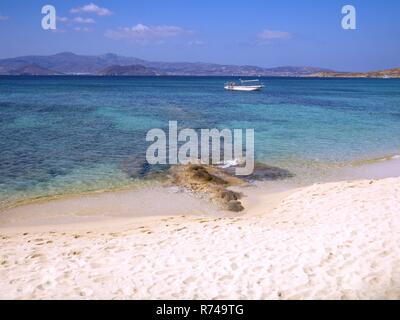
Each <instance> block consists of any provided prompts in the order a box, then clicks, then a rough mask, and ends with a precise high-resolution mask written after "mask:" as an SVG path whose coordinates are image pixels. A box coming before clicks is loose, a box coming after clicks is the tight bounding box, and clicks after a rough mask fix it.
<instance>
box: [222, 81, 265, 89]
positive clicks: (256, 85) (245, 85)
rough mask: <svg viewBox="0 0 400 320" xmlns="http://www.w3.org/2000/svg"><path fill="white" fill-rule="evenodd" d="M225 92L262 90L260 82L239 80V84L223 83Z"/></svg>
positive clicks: (262, 86)
mask: <svg viewBox="0 0 400 320" xmlns="http://www.w3.org/2000/svg"><path fill="white" fill-rule="evenodd" d="M224 88H225V90H230V91H259V90H261V89H262V88H264V85H263V84H262V83H261V82H260V80H240V84H239V83H236V82H228V83H225V86H224Z"/></svg>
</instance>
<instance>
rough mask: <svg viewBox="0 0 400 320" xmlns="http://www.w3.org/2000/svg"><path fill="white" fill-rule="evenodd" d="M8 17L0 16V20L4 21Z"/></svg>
mask: <svg viewBox="0 0 400 320" xmlns="http://www.w3.org/2000/svg"><path fill="white" fill-rule="evenodd" d="M8 19H9V17H7V16H0V21H6V20H8Z"/></svg>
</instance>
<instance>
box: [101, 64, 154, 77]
mask: <svg viewBox="0 0 400 320" xmlns="http://www.w3.org/2000/svg"><path fill="white" fill-rule="evenodd" d="M97 74H98V75H101V76H157V75H159V74H158V73H157V72H156V71H154V70H153V69H150V68H146V67H144V66H141V65H131V66H120V65H115V66H111V67H107V68H105V69H103V70H101V71H100V72H98V73H97Z"/></svg>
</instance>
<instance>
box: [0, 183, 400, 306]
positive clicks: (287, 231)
mask: <svg viewBox="0 0 400 320" xmlns="http://www.w3.org/2000/svg"><path fill="white" fill-rule="evenodd" d="M175 192H176V191H175ZM244 193H245V195H246V194H248V195H249V196H245V197H244V199H243V204H244V206H245V207H246V210H245V212H244V213H240V214H233V213H227V212H225V213H220V214H219V215H218V214H212V215H205V214H204V213H203V212H202V211H201V210H200V211H198V212H197V213H196V214H190V215H189V214H186V215H182V214H181V212H180V214H179V215H166V216H150V217H149V216H148V217H140V216H129V215H116V216H112V217H109V216H103V219H96V220H90V219H87V220H82V221H81V222H77V221H75V220H67V221H66V220H65V217H64V218H63V217H62V216H61V217H59V218H58V219H59V220H51V219H50V220H47V222H46V219H47V218H48V217H47V218H46V215H44V217H43V220H42V222H41V224H36V225H35V224H32V221H29V220H23V219H22V220H21V219H20V220H18V219H16V220H7V217H8V215H7V213H5V214H3V215H2V224H1V227H0V234H1V238H0V239H1V248H0V258H1V261H0V274H1V277H0V298H1V299H399V298H400V249H399V245H398V244H399V243H400V216H399V214H400V178H385V179H379V180H371V179H367V180H365V179H364V180H355V181H339V182H331V183H324V184H314V185H312V186H308V187H304V188H299V189H294V190H289V191H283V192H273V193H271V192H270V193H265V192H263V190H262V189H260V188H258V189H257V188H255V187H252V188H248V190H247V191H246V190H244ZM171 194H173V192H172V193H171V192H170V191H169V195H166V198H165V202H166V203H168V202H169V203H170V202H171V201H172V202H174V201H173V196H172V198H168V197H171ZM250 194H251V196H250ZM178 195H179V196H180V194H178ZM96 197H99V198H98V199H97V201H100V202H97V203H100V207H103V206H102V205H101V204H102V202H101V199H102V197H110V195H98V196H96ZM114 197H116V198H115V199H116V200H115V203H118V200H121V199H119V198H118V197H123V199H125V200H126V199H128V198H127V197H129V194H122V195H117V196H116V195H114ZM103 199H104V198H103ZM168 199H170V200H171V201H169V200H168ZM81 200H82V199H81ZM62 201H67V202H66V203H62V202H58V203H57V201H55V202H54V203H52V204H50V205H49V203H47V204H46V203H44V204H40V203H39V204H32V205H31V207H29V206H28V207H22V208H25V209H24V210H25V212H26V209H27V210H28V212H30V211H31V210H36V211H37V212H39V211H40V209H42V210H43V211H46V210H45V209H47V210H50V209H51V210H53V211H54V210H55V209H57V205H59V206H60V208H61V207H62V208H66V207H68V206H70V209H71V210H73V209H74V202H68V200H62ZM75 201H76V200H75ZM189 201H192V202H193V201H194V202H195V203H197V205H199V208H201V203H202V201H204V200H202V199H196V200H193V199H191V200H189ZM197 201H198V202H197ZM89 203H90V201H89ZM108 203H109V204H110V203H111V205H109V206H108V207H103V211H107V210H109V211H113V209H112V208H113V205H112V204H113V202H112V201H111V202H110V199H109V198H108ZM115 203H114V204H115ZM127 203H129V201H128V202H127ZM205 203H206V202H205V201H204V204H205ZM193 204H194V203H190V205H193ZM71 205H72V207H71ZM35 206H36V207H35ZM46 206H47V207H46ZM49 206H50V209H49ZM125 206H126V207H125V209H124V210H128V209H129V206H127V205H125ZM208 206H209V207H204V208H205V209H206V210H205V211H207V210H209V209H210V208H211V207H212V205H210V204H208ZM81 207H82V206H81ZM17 209H18V208H16V209H14V210H17ZM119 209H121V208H119ZM51 210H50V211H51ZM115 210H117V211H118V207H114V211H115ZM56 211H59V210H56ZM128 211H129V210H128ZM167 212H170V211H168V210H167ZM14 213H15V212H14ZM22 216H23V213H20V217H22ZM97 218H98V217H97ZM24 221H25V224H24ZM62 221H63V222H64V223H61V222H62ZM78 221H79V220H78Z"/></svg>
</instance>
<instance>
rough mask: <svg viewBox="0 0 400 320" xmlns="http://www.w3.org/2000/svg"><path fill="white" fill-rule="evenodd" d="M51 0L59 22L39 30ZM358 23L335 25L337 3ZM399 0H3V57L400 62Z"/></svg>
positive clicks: (346, 65)
mask: <svg viewBox="0 0 400 320" xmlns="http://www.w3.org/2000/svg"><path fill="white" fill-rule="evenodd" d="M44 5H53V6H54V7H55V9H56V13H57V29H56V30H43V28H42V27H41V22H42V18H43V17H44V15H43V14H42V12H41V11H42V7H43V6H44ZM345 5H352V6H354V8H355V9H356V29H355V30H345V29H343V28H342V18H343V17H344V14H342V8H343V6H345ZM399 16H400V1H398V0H346V1H341V0H322V1H316V0H279V1H278V0H276V1H272V0H246V1H243V0H240V1H239V0H218V1H215V0H201V1H200V0H196V1H193V0H146V1H144V0H129V1H128V0H126V1H122V0H112V1H111V0H108V1H106V0H68V1H65V0H46V1H40V0H29V1H27V0H1V1H0V58H9V57H16V56H23V55H48V54H55V53H59V52H74V53H76V54H85V55H97V54H105V53H116V54H119V55H124V56H131V57H137V58H142V59H146V60H152V61H175V62H178V61H179V62H182V61H187V62H212V63H220V64H239V65H257V66H262V67H276V66H287V65H292V66H315V67H324V68H329V69H334V70H338V71H370V70H380V69H385V68H393V67H400V19H399Z"/></svg>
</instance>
